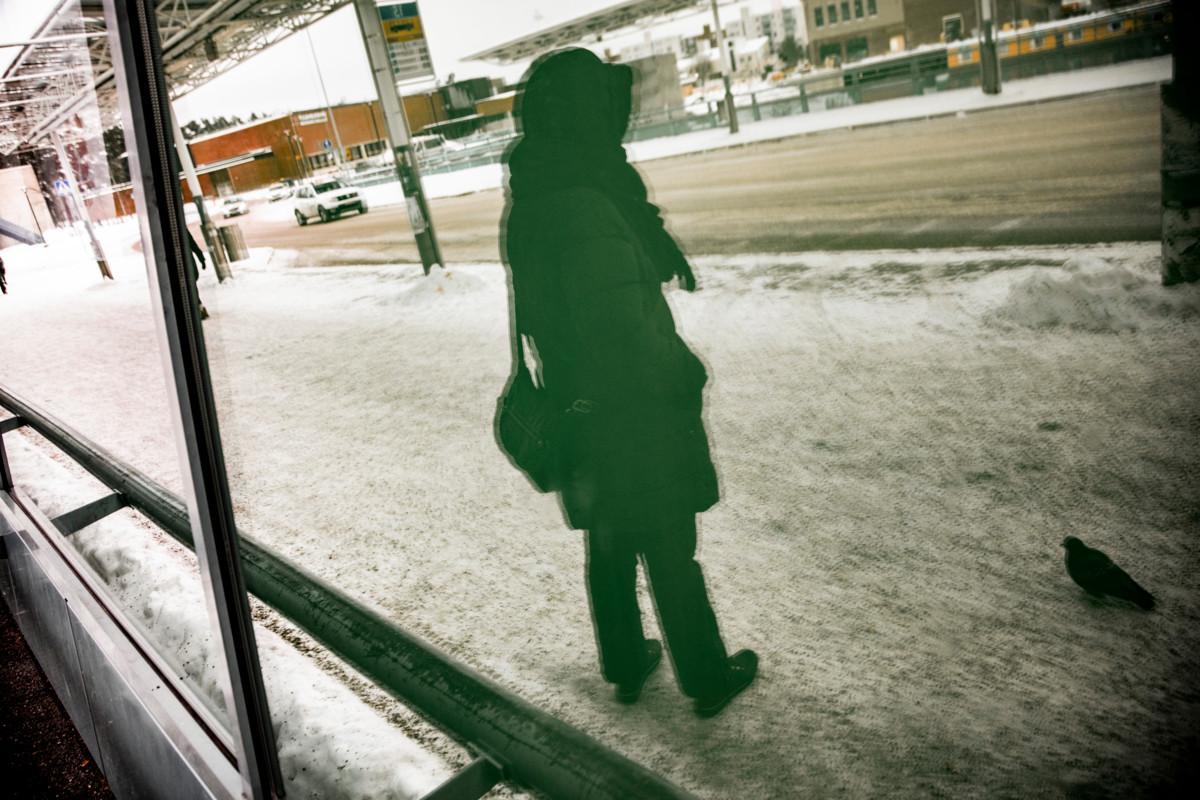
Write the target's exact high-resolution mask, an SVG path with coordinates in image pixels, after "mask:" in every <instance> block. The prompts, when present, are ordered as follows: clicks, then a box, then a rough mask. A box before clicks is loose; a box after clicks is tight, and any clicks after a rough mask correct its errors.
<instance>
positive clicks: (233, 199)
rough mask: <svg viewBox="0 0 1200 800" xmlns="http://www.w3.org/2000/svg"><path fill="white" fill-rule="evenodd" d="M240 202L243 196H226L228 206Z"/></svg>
mask: <svg viewBox="0 0 1200 800" xmlns="http://www.w3.org/2000/svg"><path fill="white" fill-rule="evenodd" d="M240 202H242V198H240V197H226V198H225V205H227V206H232V205H237V204H238V203H240Z"/></svg>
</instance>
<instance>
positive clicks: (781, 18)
mask: <svg viewBox="0 0 1200 800" xmlns="http://www.w3.org/2000/svg"><path fill="white" fill-rule="evenodd" d="M722 27H724V28H725V35H726V36H731V37H735V38H741V39H757V38H759V37H760V36H765V37H766V39H767V41H768V43H769V48H770V51H771V52H772V53H778V52H779V48H780V46H781V45H782V44H783V40H784V39H787V38H788V37H789V36H790V37H792V38H793V39H794V40H795V41H796V43H797V44H798V45H800V46H801V47H803V46H804V44H805V42H807V41H808V33H807V30H806V24H805V17H804V8H803V6H802V4H800V3H794V4H792V5H784V4H783V3H782V2H781V0H776V2H775V5H774V7H773V8H772V9H771V11H770V12H769V13H767V14H755V13H753V12H752V11H751V10H750V9H749V8H746V7H745V6H743V7H742V9H741V13H740V15H739V16H738V18H737V19H734V20H732V21H731V22H729V23H728V24H725V25H723V26H722Z"/></svg>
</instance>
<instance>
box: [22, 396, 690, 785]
mask: <svg viewBox="0 0 1200 800" xmlns="http://www.w3.org/2000/svg"><path fill="white" fill-rule="evenodd" d="M0 407H2V408H5V409H7V410H8V411H9V412H11V413H12V414H14V415H16V416H18V417H20V418H21V419H22V421H23V422H24V423H25V424H26V425H28V426H29V427H30V428H32V429H33V430H35V431H37V432H38V433H39V434H41V435H42V436H44V437H45V438H46V439H47V440H49V441H50V443H51V444H53V445H54V446H55V447H57V448H58V449H59V450H61V451H62V452H63V453H65V454H66V455H68V456H70V457H71V458H72V459H73V460H74V461H75V462H76V463H78V464H79V465H80V466H81V467H83V468H84V469H85V470H87V471H88V472H90V473H91V474H92V475H94V476H95V477H96V478H97V479H99V480H100V482H101V483H103V484H105V485H106V486H108V487H109V488H110V489H112V490H113V491H114V492H116V493H118V494H120V495H121V496H122V497H123V498H124V499H125V500H126V501H127V502H128V504H129V505H130V506H132V507H133V508H135V509H137V510H138V511H140V512H141V513H142V514H144V515H145V516H146V517H148V518H149V519H150V520H152V521H153V522H154V523H155V524H156V525H158V526H159V527H160V528H162V529H163V531H165V532H166V533H168V534H169V535H171V536H172V537H174V538H175V539H176V540H178V541H179V542H180V543H182V544H184V545H186V546H187V547H189V548H193V547H194V545H193V541H192V532H191V526H190V523H189V519H188V512H187V508H186V506H185V505H184V503H183V501H182V500H180V499H179V498H178V497H176V496H175V495H174V494H172V493H171V492H169V491H167V490H166V489H165V488H163V487H162V486H160V485H159V484H157V483H155V482H154V481H153V480H151V479H150V478H149V477H148V476H147V475H145V474H144V473H142V472H140V471H139V470H137V469H135V468H134V467H131V466H129V465H128V464H124V463H122V462H121V461H120V460H118V459H117V458H115V457H114V456H112V455H111V454H110V453H108V452H107V451H105V450H104V449H103V448H101V447H100V446H99V445H97V444H95V443H94V442H92V441H89V440H88V439H86V438H85V437H83V436H82V435H80V434H79V433H78V432H76V431H74V430H72V429H71V428H70V427H68V426H67V425H65V424H64V423H62V422H60V421H58V420H57V419H55V418H54V417H53V416H52V415H50V414H48V413H46V412H44V411H42V410H40V409H38V408H36V407H35V406H33V405H31V404H29V403H27V402H25V401H23V400H21V399H19V398H17V397H16V396H14V395H13V394H12V393H11V392H10V391H8V390H7V389H5V388H3V387H0ZM0 452H3V439H2V434H0ZM239 539H240V547H241V557H242V567H243V571H244V574H245V580H246V587H247V589H248V590H249V591H250V592H251V593H252V594H253V595H254V596H256V597H257V598H258V599H260V600H262V601H263V602H264V603H266V604H267V605H269V606H271V607H272V608H273V609H275V610H276V611H278V612H279V613H280V614H282V615H283V616H285V617H287V618H288V619H289V620H291V621H292V622H293V623H295V624H296V625H298V626H299V627H300V628H302V629H303V630H304V631H305V632H306V633H308V634H309V635H310V636H312V637H313V638H314V639H316V640H317V641H319V642H320V643H321V644H323V645H324V646H325V647H327V648H329V650H331V651H332V652H333V653H335V654H336V655H338V656H339V657H340V658H342V659H343V660H345V661H346V662H347V663H349V664H350V665H351V666H353V667H354V668H355V669H357V670H358V671H359V672H361V673H362V674H363V675H366V676H367V677H369V678H371V679H372V680H374V681H375V682H376V683H377V684H378V685H379V686H381V687H382V688H384V689H386V690H387V691H388V692H390V693H391V694H393V695H394V696H395V697H397V698H398V699H399V700H401V701H402V702H404V703H405V704H406V705H408V706H410V707H411V708H413V709H414V710H416V711H418V712H420V713H421V714H423V715H424V716H425V717H426V718H428V719H430V720H431V721H433V722H434V723H435V724H436V725H438V726H439V727H441V728H443V729H444V730H446V731H447V732H448V733H450V734H451V735H452V736H454V737H455V738H457V739H458V740H459V741H460V742H462V743H464V744H466V745H468V746H469V747H472V748H475V749H477V750H479V751H480V752H482V753H483V754H484V755H486V756H487V757H488V758H489V759H490V760H491V761H494V762H495V763H496V764H498V765H500V766H501V767H502V768H503V770H504V777H505V778H506V779H511V780H513V781H516V782H518V783H520V784H524V785H526V786H530V787H532V788H534V789H537V790H539V791H541V792H544V793H546V794H547V795H549V796H550V797H563V798H597V799H599V798H612V800H626V798H635V797H636V798H687V797H691V795H690V794H688V793H687V792H685V791H684V790H683V789H681V788H679V787H677V786H675V785H674V784H671V783H670V782H668V781H667V780H666V779H664V778H663V777H661V776H660V775H657V774H656V773H653V772H651V771H650V770H648V769H646V768H645V767H643V766H641V765H640V764H637V763H635V762H633V761H631V760H629V759H627V758H625V757H624V756H622V755H620V754H619V753H616V752H615V751H613V750H611V749H609V748H608V747H606V746H605V745H603V744H601V743H600V742H598V741H596V740H595V739H592V738H591V737H590V736H588V735H587V734H585V733H583V732H582V731H579V730H577V729H575V728H573V727H571V726H570V725H568V724H567V723H565V722H563V721H562V720H560V719H558V718H557V717H553V716H551V715H550V714H547V713H546V712H544V711H541V710H539V709H537V708H535V707H534V706H533V705H531V704H529V703H527V702H526V701H524V700H522V699H520V698H519V697H517V696H516V695H514V694H512V693H511V692H509V691H508V690H506V689H504V688H502V687H501V686H499V685H497V684H496V683H494V682H493V681H491V680H490V679H488V678H486V677H484V676H482V675H480V674H479V673H477V672H475V671H474V670H472V669H471V668H469V667H467V666H465V665H463V664H460V663H458V662H457V661H455V660H454V659H452V658H450V657H449V656H447V655H445V654H444V653H442V652H440V651H439V650H437V649H436V648H434V647H433V646H431V645H429V644H428V643H426V642H424V641H422V640H420V639H419V638H417V637H416V636H414V635H412V634H411V633H408V632H407V631H405V630H404V629H403V628H401V627H399V626H398V625H396V624H395V623H393V622H391V621H390V620H388V619H385V618H384V617H382V616H381V615H379V614H378V613H376V612H374V611H371V610H370V609H368V608H366V607H364V606H363V605H361V604H360V603H358V602H357V601H356V600H354V599H352V598H351V597H349V596H347V595H346V594H344V593H343V592H341V591H340V590H338V589H336V588H334V587H333V586H330V585H329V584H327V583H325V582H324V581H322V580H321V579H320V578H317V577H316V576H314V575H312V574H311V573H309V572H307V571H305V570H304V569H303V568H301V567H299V566H297V565H295V564H293V563H292V562H290V561H288V560H287V559H285V558H283V557H282V556H279V555H278V554H276V553H274V552H272V551H271V550H270V549H268V548H267V547H265V546H264V545H262V544H259V543H258V542H256V541H255V540H254V539H253V538H251V537H249V536H246V535H244V534H242V535H240V536H239Z"/></svg>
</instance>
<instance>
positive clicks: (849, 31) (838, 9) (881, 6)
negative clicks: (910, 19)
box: [805, 0, 908, 66]
mask: <svg viewBox="0 0 1200 800" xmlns="http://www.w3.org/2000/svg"><path fill="white" fill-rule="evenodd" d="M805 11H806V23H807V26H808V52H809V59H810V60H811V61H812V62H813V64H815V65H817V66H823V65H826V64H835V65H836V64H843V63H846V62H849V61H858V60H859V59H862V58H866V57H867V56H875V55H881V54H883V53H889V52H899V51H901V50H904V49H905V48H906V47H907V44H908V40H907V37H906V29H905V25H904V0H836V2H816V1H814V2H809V3H806V4H805Z"/></svg>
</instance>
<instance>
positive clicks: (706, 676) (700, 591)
mask: <svg viewBox="0 0 1200 800" xmlns="http://www.w3.org/2000/svg"><path fill="white" fill-rule="evenodd" d="M644 555H645V559H646V575H647V577H648V578H649V579H650V589H651V591H652V593H653V595H654V605H655V607H656V608H657V609H658V618H659V623H660V624H661V625H662V629H663V634H664V635H665V636H666V638H667V647H668V648H669V649H670V652H671V661H672V663H674V665H675V674H676V676H678V678H679V686H680V688H681V689H682V690H683V693H684V694H686V695H688V696H689V697H709V696H711V695H712V694H713V693H715V692H718V691H720V690H721V689H723V688H724V686H725V676H726V672H727V671H728V667H727V666H726V661H727V655H726V652H725V643H724V642H723V641H722V640H721V633H720V631H719V630H718V629H717V616H716V614H714V613H713V610H712V605H710V604H709V602H708V592H707V590H706V589H705V586H704V573H703V572H701V570H700V565H699V564H698V563H696V558H695V556H696V520H695V518H694V517H687V518H686V519H684V520H681V521H680V522H678V523H677V524H675V525H674V526H673V528H672V529H671V530H669V531H663V532H661V533H659V534H657V535H656V536H655V537H654V540H653V544H652V545H650V546H648V547H646V549H645V550H644Z"/></svg>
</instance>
